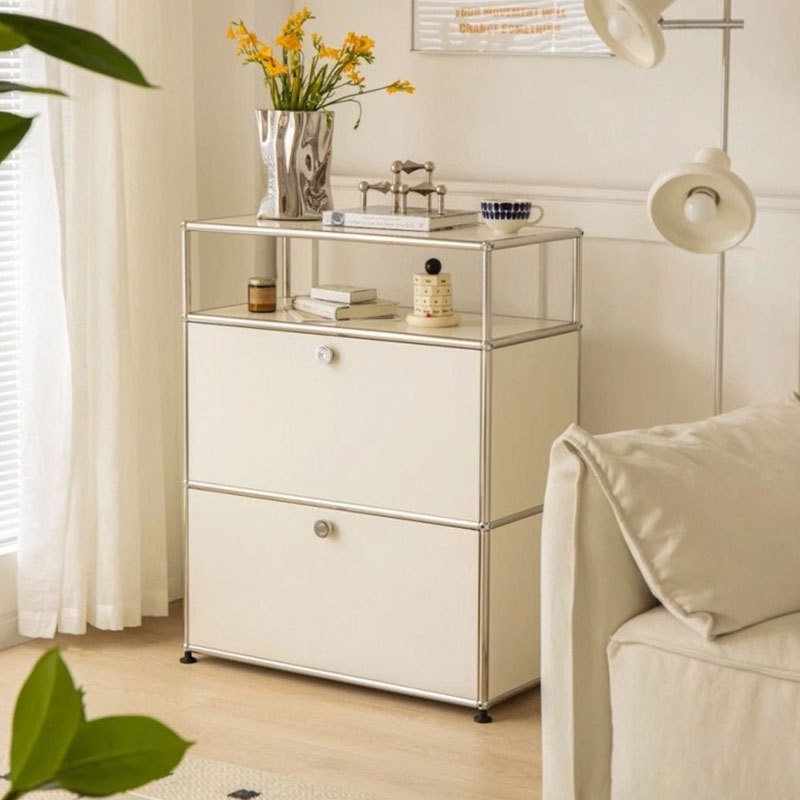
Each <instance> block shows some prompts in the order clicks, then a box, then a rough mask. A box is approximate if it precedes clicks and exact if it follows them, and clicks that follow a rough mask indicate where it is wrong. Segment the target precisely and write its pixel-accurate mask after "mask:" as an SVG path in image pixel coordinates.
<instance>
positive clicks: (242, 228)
mask: <svg viewBox="0 0 800 800" xmlns="http://www.w3.org/2000/svg"><path fill="white" fill-rule="evenodd" d="M181 231H182V239H181V269H182V301H181V322H182V355H183V368H182V379H183V389H182V392H183V403H182V405H183V407H182V425H181V430H182V435H183V443H182V452H183V458H182V471H183V474H182V504H181V506H182V535H183V552H184V637H185V641H184V651H185V659H186V660H187V661H191V660H193V659H192V656H191V653H192V652H200V653H206V654H208V655H217V656H222V657H225V658H230V659H235V660H239V661H244V662H247V663H254V664H261V665H263V666H268V667H274V668H278V669H282V670H286V671H291V672H297V673H301V674H306V675H312V676H316V677H322V678H328V679H333V680H339V681H342V682H346V683H355V684H358V685H363V686H368V687H373V688H380V689H387V690H390V691H394V692H399V693H403V694H410V695H415V696H419V697H426V698H429V699H435V700H442V701H445V702H450V703H455V704H458V705H464V706H468V707H472V708H475V709H477V710H478V712H479V717H481V719H480V721H489V719H491V718H490V717H488V715H487V714H486V712H487V710H488V709H489V707H490V705H492V704H493V703H496V702H499V701H500V700H502V699H505V698H506V697H507V696H508V695H503V696H502V697H495V698H491V697H489V593H490V563H491V532H492V530H494V529H496V528H499V527H502V526H504V525H508V524H510V523H512V522H516V521H518V520H521V519H526V518H528V517H532V516H535V515H536V514H540V513H541V511H542V507H541V506H536V507H533V508H529V509H526V510H524V511H520V512H518V513H515V514H513V515H510V516H507V517H504V518H502V519H497V520H493V519H492V510H491V482H490V477H491V476H490V470H491V445H492V442H491V410H492V391H491V387H492V354H493V351H494V350H496V349H498V348H502V347H508V346H511V345H515V344H520V343H523V342H527V341H534V340H536V339H541V338H547V337H550V336H558V335H561V334H565V333H571V332H576V331H580V330H581V327H582V322H581V290H582V286H581V283H582V260H583V231H582V230H581V229H580V228H545V227H542V226H536V227H531V228H528V229H524V231H523V232H522V233H517V234H496V233H493V232H492V231H490V230H489V228H487V227H486V226H485V225H474V226H468V227H464V228H454V229H450V230H445V231H436V232H431V233H417V232H406V231H402V232H398V231H379V230H365V229H354V228H350V229H342V228H326V227H323V226H322V225H321V223H319V222H308V221H302V222H287V221H280V222H278V221H271V220H257V219H256V218H255V217H254V216H253V217H227V218H222V219H210V220H198V221H187V222H184V223H182V225H181ZM199 233H216V234H228V235H249V236H267V237H270V238H273V239H275V240H276V242H277V245H278V248H277V249H278V255H279V258H278V264H279V281H278V287H279V294H280V297H279V303H282V304H283V307H284V308H285V307H287V306H286V304H287V303H289V304H290V303H291V249H290V241H291V240H292V239H306V240H310V241H311V245H312V256H311V262H312V263H311V283H312V285H315V284H316V283H317V275H318V268H317V264H318V252H319V251H318V248H319V242H321V241H336V242H350V243H364V244H376V245H400V246H406V247H409V246H410V247H426V248H428V249H431V248H441V249H450V250H466V251H470V252H474V253H476V254H478V255H479V257H480V270H481V276H480V277H481V337H480V339H460V338H453V337H451V336H447V337H441V336H438V337H437V335H436V329H433V331H432V332H431V333H430V334H422V333H419V334H417V333H411V332H408V331H398V332H392V331H381V330H370V329H369V327H368V326H369V322H370V321H369V320H365V321H364V322H365V325H366V327H365V328H363V329H361V328H351V327H348V328H338V327H336V326H335V325H331V324H324V325H315V324H314V323H308V322H302V323H294V322H289V321H283V320H281V321H276V320H270V319H264V320H260V319H259V320H253V319H240V318H233V317H226V316H224V315H214V314H208V313H200V312H193V311H192V308H191V298H192V284H191V271H192V265H191V247H190V242H191V239H190V237H191V236H192V234H199ZM562 241H571V242H572V276H571V278H572V297H571V319H569V320H565V321H561V322H554V324H553V325H552V326H548V327H547V328H544V329H540V330H531V331H529V332H524V333H520V334H516V335H513V336H506V337H500V338H493V335H492V256H493V253H494V252H495V251H496V250H506V249H509V248H519V247H531V246H539V245H544V244H549V243H551V242H562ZM189 322H194V323H202V324H212V325H233V326H238V327H255V328H263V329H269V330H285V331H294V332H298V333H312V334H320V333H323V334H325V335H326V336H343V337H348V338H361V339H376V340H385V341H398V342H406V343H411V344H417V345H427V346H436V347H459V348H465V349H471V350H480V352H481V357H480V370H481V372H480V397H481V402H480V460H479V464H480V475H479V483H478V486H479V494H480V497H479V513H478V517H479V519H478V520H477V521H476V520H462V519H449V518H442V517H437V516H430V515H427V514H417V513H409V512H403V511H398V510H396V509H386V508H375V507H371V506H361V505H356V504H352V503H339V502H335V501H330V500H320V499H318V498H312V497H303V496H298V495H286V494H275V493H272V492H264V491H252V490H243V489H240V488H236V487H231V486H220V485H216V484H207V483H201V482H196V481H190V480H189V461H188V440H189V430H188V400H189V398H188V324H189ZM577 369H578V408H580V341H579V343H578V365H577ZM577 410H578V409H576V413H577ZM189 489H202V490H205V491H216V492H223V493H225V494H239V495H245V496H251V497H260V498H262V499H271V500H280V501H281V502H288V503H297V504H301V505H313V506H316V507H322V508H331V509H338V510H342V511H350V512H354V513H361V514H369V515H374V516H382V517H391V518H395V519H404V520H411V521H417V522H425V523H428V524H433V525H446V526H449V527H457V528H462V529H467V530H473V531H477V532H478V647H477V653H478V665H477V666H478V669H477V676H478V686H477V692H476V694H477V698H478V699H477V703H476V702H475V700H474V699H472V698H461V697H453V696H450V695H442V694H437V693H433V692H427V691H423V690H419V689H416V688H413V687H405V686H398V685H394V684H391V685H390V684H385V683H382V682H379V681H374V680H368V679H362V678H354V677H351V676H348V675H341V674H338V673H331V672H327V671H325V670H319V669H312V668H306V667H302V666H298V665H293V664H286V663H283V662H277V661H271V660H267V659H262V658H257V657H250V656H244V655H241V654H236V653H228V652H223V651H220V650H215V649H212V648H203V647H198V646H195V645H193V644H192V643H191V641H189V640H188V638H189V637H188V631H189V618H188V614H189V611H188V597H189V591H190V586H189V571H188V523H189V520H188V498H189ZM527 688H529V687H528V686H521V687H519V688H518V689H516V690H515V691H514V692H512V694H513V693H516V692H521V691H524V690H525V689H527ZM479 717H476V719H478V718H479Z"/></svg>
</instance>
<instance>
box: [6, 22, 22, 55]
mask: <svg viewBox="0 0 800 800" xmlns="http://www.w3.org/2000/svg"><path fill="white" fill-rule="evenodd" d="M24 44H28V40H27V39H26V38H25V37H24V36H23V35H22V34H21V33H17V31H15V30H14V29H13V28H11V27H9V26H8V25H3V24H2V23H0V51H3V52H5V51H6V50H16V49H17V48H18V47H22V45H24Z"/></svg>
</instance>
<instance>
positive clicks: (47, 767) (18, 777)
mask: <svg viewBox="0 0 800 800" xmlns="http://www.w3.org/2000/svg"><path fill="white" fill-rule="evenodd" d="M26 121H27V122H28V125H30V120H26ZM26 130H27V128H26ZM20 138H21V137H20ZM0 141H2V134H0ZM82 697H83V696H82V693H81V692H80V691H79V690H78V689H77V688H76V687H75V683H74V682H73V680H72V676H71V675H70V674H69V670H68V669H67V666H66V664H64V661H63V660H62V658H61V655H60V654H59V652H58V650H57V649H55V648H53V649H52V650H48V651H47V652H46V653H45V654H44V655H43V656H42V657H41V658H40V659H39V660H38V661H37V662H36V665H35V666H34V668H33V670H32V672H31V674H30V675H29V676H28V679H27V680H26V681H25V684H24V685H23V687H22V689H21V690H20V693H19V697H18V698H17V705H16V708H15V710H14V722H13V725H12V734H11V771H10V780H11V791H12V792H25V791H28V790H30V789H33V788H36V787H37V786H41V785H42V784H44V783H47V782H48V781H51V780H52V779H53V777H54V775H55V774H56V772H57V771H58V769H59V767H60V766H61V762H62V761H63V760H64V755H65V754H66V753H67V751H68V750H69V747H70V744H71V742H72V739H73V737H74V735H75V732H76V730H77V729H78V726H79V725H80V724H81V719H82V717H83V699H82Z"/></svg>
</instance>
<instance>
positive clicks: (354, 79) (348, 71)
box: [344, 65, 364, 86]
mask: <svg viewBox="0 0 800 800" xmlns="http://www.w3.org/2000/svg"><path fill="white" fill-rule="evenodd" d="M344 74H345V75H347V77H348V78H349V79H350V83H352V84H353V85H354V86H361V85H362V84H363V83H364V76H363V75H359V73H358V70H357V69H356V68H355V66H353V65H351V66H349V67H345V68H344Z"/></svg>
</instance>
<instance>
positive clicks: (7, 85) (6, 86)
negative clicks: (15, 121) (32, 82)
mask: <svg viewBox="0 0 800 800" xmlns="http://www.w3.org/2000/svg"><path fill="white" fill-rule="evenodd" d="M3 92H35V93H36V94H57V95H59V96H60V97H66V96H67V95H66V94H64V92H62V91H61V89H48V88H47V86H28V85H27V84H24V83H12V82H11V81H0V94H2V93H3Z"/></svg>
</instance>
